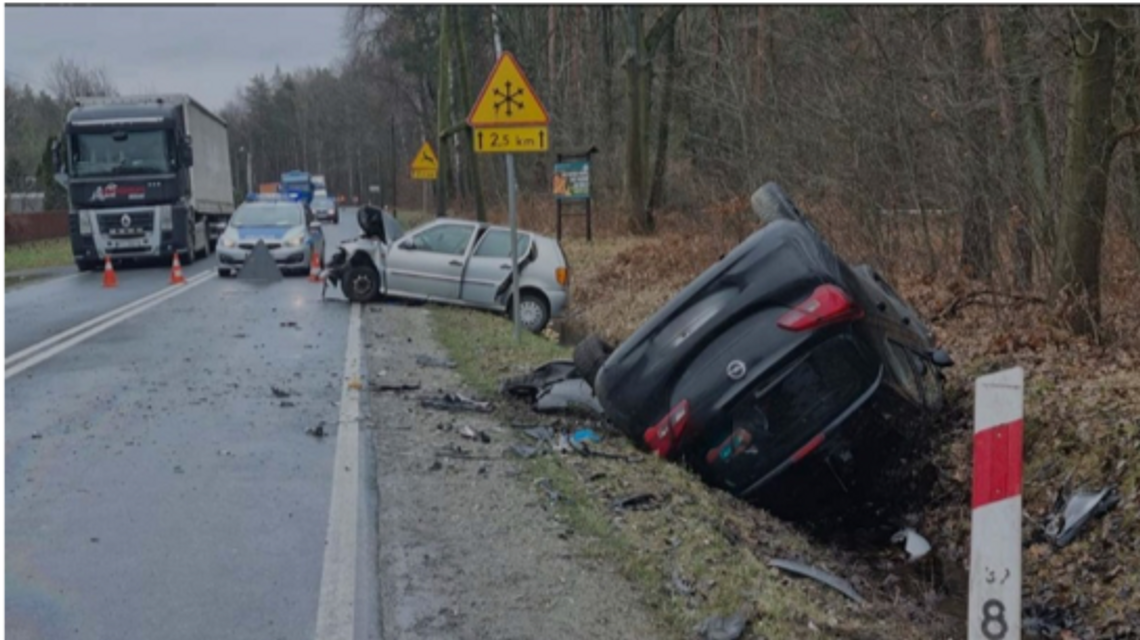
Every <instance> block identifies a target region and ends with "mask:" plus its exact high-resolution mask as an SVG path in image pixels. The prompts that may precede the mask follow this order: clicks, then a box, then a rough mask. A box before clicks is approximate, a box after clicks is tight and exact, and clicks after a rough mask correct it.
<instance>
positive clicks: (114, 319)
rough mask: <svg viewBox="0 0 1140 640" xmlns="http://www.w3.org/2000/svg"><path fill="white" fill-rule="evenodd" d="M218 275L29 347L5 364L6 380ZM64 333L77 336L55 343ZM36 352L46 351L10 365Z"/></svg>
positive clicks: (169, 291) (208, 274)
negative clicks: (23, 356) (30, 351)
mask: <svg viewBox="0 0 1140 640" xmlns="http://www.w3.org/2000/svg"><path fill="white" fill-rule="evenodd" d="M217 275H218V274H217V273H215V272H213V271H211V272H209V273H206V274H204V275H203V276H199V277H197V278H194V279H192V280H189V281H187V282H186V284H185V285H182V286H179V287H176V288H175V287H172V288H171V289H167V290H164V291H162V292H161V294H160V295H151V296H147V297H146V298H144V299H143V300H145V301H146V302H145V304H141V305H140V304H139V302H141V301H136V302H134V303H131V304H130V305H127V306H126V307H120V308H119V309H117V310H116V311H114V312H111V313H108V314H104V315H102V316H100V317H99V318H96V320H100V319H104V318H107V317H108V316H110V319H109V320H107V321H106V322H103V323H102V324H98V325H96V326H92V327H91V328H89V329H87V330H86V331H83V332H82V333H79V334H75V331H77V330H79V327H75V328H72V329H68V330H67V331H65V332H63V333H60V334H57V336H55V337H52V338H48V339H47V340H44V341H43V342H41V343H39V344H38V345H35V346H34V347H29V348H28V349H25V350H24V351H21V352H20V353H18V354H16V355H14V356H12V357H11V358H9V359H8V360H5V361H4V368H5V370H4V379H5V380H7V379H8V378H11V377H12V376H16V375H19V374H21V373H23V372H24V371H26V370H28V369H30V368H32V367H34V366H36V365H37V364H39V363H41V362H43V361H44V360H47V359H48V358H51V357H53V356H55V355H57V354H59V353H61V352H63V351H66V350H67V349H70V348H71V347H74V346H75V345H77V344H79V343H80V342H83V341H84V340H87V339H89V338H92V337H94V336H97V335H99V334H100V333H103V332H104V331H106V330H107V329H110V328H111V327H113V326H115V325H117V324H119V323H122V322H125V321H127V320H129V319H131V318H133V317H135V316H137V315H138V314H140V313H142V312H144V311H146V310H148V309H150V308H152V307H156V306H158V305H160V304H162V303H163V302H166V301H167V300H170V299H171V298H174V297H177V296H180V295H182V294H183V293H186V292H187V291H189V290H191V289H193V288H194V287H197V286H199V285H201V284H203V283H206V282H209V281H210V280H211V279H213V278H216V277H217ZM123 309H129V310H128V311H127V312H126V313H123ZM94 322H95V321H94V320H89V321H88V322H85V323H83V324H82V325H79V326H80V327H83V326H90V325H91V324H92V323H94ZM64 334H68V335H72V336H73V337H71V338H69V339H67V340H65V341H63V342H60V343H59V344H55V343H57V342H59V338H60V337H61V336H64ZM52 345H54V346H52ZM45 347H46V348H45ZM34 349H43V350H42V351H39V352H37V353H34V354H32V355H31V356H30V357H28V358H26V359H24V360H21V361H20V362H19V363H18V364H16V365H14V366H9V365H8V362H9V361H11V360H12V359H15V358H16V356H19V355H23V354H25V353H27V352H28V351H29V350H34Z"/></svg>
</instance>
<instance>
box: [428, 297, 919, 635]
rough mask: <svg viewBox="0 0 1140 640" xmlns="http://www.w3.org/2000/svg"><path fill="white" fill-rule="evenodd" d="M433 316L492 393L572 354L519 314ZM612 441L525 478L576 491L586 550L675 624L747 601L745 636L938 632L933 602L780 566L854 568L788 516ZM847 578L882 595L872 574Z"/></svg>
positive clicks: (509, 409) (511, 408)
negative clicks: (925, 604)
mask: <svg viewBox="0 0 1140 640" xmlns="http://www.w3.org/2000/svg"><path fill="white" fill-rule="evenodd" d="M432 322H433V324H434V329H435V335H436V336H437V338H438V339H439V340H440V342H441V343H442V345H443V346H444V347H445V348H446V349H447V350H448V352H449V354H450V356H451V357H452V358H453V359H454V360H455V361H456V364H457V366H458V370H459V372H460V374H461V376H462V377H463V380H464V382H465V384H466V385H468V386H469V387H470V388H472V389H473V390H475V391H477V392H478V393H480V394H482V395H483V396H485V397H492V396H494V395H495V394H497V392H498V387H499V383H500V380H501V379H502V378H503V377H506V376H509V375H514V374H516V373H519V372H522V371H525V370H528V369H530V368H532V367H534V366H535V365H537V364H540V363H542V362H545V361H548V360H551V359H557V358H567V357H569V353H570V350H569V349H567V348H564V347H559V346H558V345H556V344H554V343H553V342H551V341H550V340H547V339H544V338H542V337H538V336H533V335H529V334H524V335H523V339H522V340H521V342H519V343H517V344H516V343H515V341H514V340H513V338H512V331H511V325H510V323H509V322H507V321H506V320H504V319H503V318H501V317H497V316H494V315H491V314H486V313H479V312H474V311H470V310H465V309H454V308H433V309H432ZM498 405H499V406H500V409H499V411H500V414H501V415H500V418H501V419H502V420H503V422H506V423H511V422H529V423H534V422H536V421H542V422H543V423H547V424H552V425H553V426H556V427H574V426H579V425H581V421H580V420H573V419H568V418H562V419H558V420H551V419H550V418H548V417H546V416H543V417H541V418H539V417H538V416H536V415H535V414H532V413H530V412H529V410H528V409H526V408H524V407H520V406H518V405H515V404H511V403H508V402H506V401H500V402H498ZM600 449H604V451H605V452H607V453H611V454H618V455H621V456H624V457H625V459H624V460H614V459H607V458H601V457H583V456H579V455H565V456H563V455H557V454H551V455H545V456H540V457H538V458H534V459H532V460H529V461H525V462H524V463H523V465H522V467H523V470H524V472H523V474H522V478H523V479H524V480H526V481H528V482H530V483H534V482H536V481H537V480H538V479H540V478H548V479H549V480H550V483H551V486H552V487H553V489H554V490H556V491H558V492H559V493H560V494H562V495H563V496H565V497H566V498H567V499H566V500H561V501H558V502H556V503H554V504H555V505H556V506H555V509H556V516H555V517H556V518H557V519H558V520H559V521H561V522H562V523H564V524H565V525H566V526H567V528H568V529H569V530H570V533H571V535H572V537H573V538H572V539H576V540H577V542H578V547H579V548H580V550H581V551H580V553H581V554H582V556H583V557H585V558H587V559H588V560H589V561H596V562H601V563H604V564H607V565H610V566H614V567H616V568H617V569H618V570H619V571H620V573H621V574H622V575H623V576H624V577H625V578H626V579H627V580H628V581H629V582H630V584H631V585H632V586H633V587H634V588H635V589H637V590H638V592H639V593H640V594H641V596H642V598H643V601H644V603H645V605H646V606H647V607H648V609H649V610H650V611H651V612H652V613H653V614H655V615H656V617H657V619H658V620H659V621H660V622H661V623H662V626H663V630H665V631H667V632H668V633H669V634H670V635H672V636H675V637H679V638H688V637H692V633H693V627H694V626H695V625H696V624H698V623H699V622H700V621H701V620H703V619H705V618H706V617H708V616H710V615H729V614H732V613H734V612H736V611H741V612H743V613H744V614H745V615H747V616H748V617H749V619H750V626H749V629H750V631H749V633H748V634H747V635H746V636H745V637H751V638H756V637H771V638H785V637H795V636H797V635H800V634H802V633H804V631H805V630H808V629H811V628H813V627H814V628H815V629H818V630H819V631H821V632H823V633H824V635H825V636H830V637H850V638H855V637H892V638H930V637H938V634H936V633H932V629H931V627H930V626H929V621H926V623H927V624H926V626H924V624H923V623H922V621H919V622H917V623H916V620H915V615H917V616H918V617H921V613H918V614H914V615H907V614H906V613H901V612H899V611H898V607H897V603H892V602H890V601H889V599H887V598H880V599H879V603H878V604H876V603H874V602H873V603H872V604H870V605H867V606H862V607H859V606H856V605H854V604H852V603H850V602H848V601H847V600H845V599H843V598H842V596H839V595H837V594H835V593H834V592H831V591H828V590H826V589H824V588H823V587H820V586H818V585H816V584H814V583H810V582H792V581H791V580H789V579H788V578H786V577H785V576H783V575H781V574H779V573H777V572H776V571H775V570H774V569H772V568H770V567H769V566H768V565H767V562H768V560H769V559H771V558H777V557H780V558H793V559H799V560H803V561H805V562H809V563H812V564H815V565H816V566H820V567H823V568H825V569H829V570H832V571H835V572H836V573H838V574H840V575H844V574H845V573H846V568H845V564H846V563H845V561H844V559H843V558H842V557H840V556H838V555H837V554H834V553H832V552H831V550H829V549H827V548H826V547H824V546H821V545H816V544H814V543H812V542H811V541H810V540H809V539H807V538H806V536H804V535H803V534H801V533H800V532H799V531H797V530H796V529H794V528H792V527H791V526H789V525H787V524H786V523H784V522H781V521H779V520H777V519H775V518H773V517H771V516H770V515H769V514H767V513H766V512H764V511H761V510H759V509H755V508H752V507H750V506H748V505H745V504H744V503H742V502H740V501H738V500H735V499H733V498H731V497H730V496H728V495H727V494H724V493H722V492H720V491H716V490H713V489H710V488H708V487H707V486H706V485H704V484H702V483H701V482H700V481H699V480H698V479H697V478H696V477H694V476H693V475H692V474H690V473H689V472H687V471H686V470H684V469H682V468H681V467H679V466H677V465H673V464H669V463H666V462H663V461H661V460H658V459H657V458H655V457H652V456H649V455H645V454H644V453H642V452H640V451H637V450H636V449H634V448H633V447H632V446H631V445H630V444H629V443H628V442H627V441H626V440H624V439H622V438H620V437H617V436H614V435H611V436H609V437H608V438H607V441H606V442H605V443H604V444H603V445H601V446H600ZM642 493H648V494H652V495H653V496H654V499H653V501H652V507H651V508H648V509H643V510H620V511H619V510H616V509H615V508H614V507H613V504H614V502H615V501H617V500H620V499H622V498H626V497H629V496H633V495H637V494H642ZM846 577H848V578H851V579H852V581H853V582H855V583H856V586H857V588H859V589H860V590H862V591H863V593H864V595H865V596H870V595H871V594H870V593H868V592H869V591H870V590H871V589H872V586H871V580H870V579H867V580H859V579H857V578H856V577H853V576H851V575H846ZM871 599H872V600H873V601H874V598H873V597H872V598H871Z"/></svg>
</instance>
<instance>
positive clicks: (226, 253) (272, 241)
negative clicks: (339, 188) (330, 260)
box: [217, 197, 325, 276]
mask: <svg viewBox="0 0 1140 640" xmlns="http://www.w3.org/2000/svg"><path fill="white" fill-rule="evenodd" d="M312 223H313V214H312V212H311V211H310V210H309V209H308V208H307V207H306V206H305V205H304V204H303V203H301V202H297V201H293V200H288V199H284V198H273V197H266V198H263V199H253V200H247V201H246V202H244V203H242V205H241V206H240V207H238V209H237V211H235V212H234V215H233V217H232V218H231V219H230V223H229V226H227V227H226V230H225V231H224V232H223V233H222V237H221V238H219V239H218V249H217V253H218V274H219V275H222V276H227V275H234V274H235V273H236V272H237V270H238V269H240V268H241V266H242V265H243V264H244V263H245V260H246V258H247V257H248V256H249V252H250V251H252V250H253V248H254V246H256V245H257V243H258V241H259V240H260V241H263V242H265V246H266V248H267V249H269V253H270V254H271V255H272V256H273V259H274V260H275V261H276V262H277V266H278V267H280V268H281V270H282V272H284V273H286V274H289V273H308V271H309V265H310V261H311V260H312V256H313V254H314V252H315V253H316V254H317V255H318V256H319V259H320V261H321V265H322V267H323V266H324V254H325V240H324V234H323V233H321V232H320V228H319V227H320V225H319V223H318V224H317V225H316V228H313V227H311V226H310V225H311V224H312Z"/></svg>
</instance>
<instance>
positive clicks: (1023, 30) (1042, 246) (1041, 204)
mask: <svg viewBox="0 0 1140 640" xmlns="http://www.w3.org/2000/svg"><path fill="white" fill-rule="evenodd" d="M1031 10H1032V9H1031V8H1030V7H1025V6H1020V7H1016V8H1015V9H1013V10H1012V12H1011V16H1010V30H1009V38H1008V43H1009V52H1010V54H1009V55H1010V67H1011V75H1012V80H1013V85H1014V87H1015V92H1016V95H1017V101H1016V109H1015V111H1016V113H1017V125H1016V126H1017V129H1018V133H1017V141H1018V147H1019V148H1020V151H1021V158H1022V167H1023V170H1024V172H1025V176H1026V178H1025V181H1026V184H1025V186H1024V190H1025V196H1024V197H1023V198H1022V200H1023V201H1024V202H1025V203H1026V209H1027V213H1028V214H1029V215H1028V217H1029V225H1030V234H1031V236H1032V238H1033V244H1034V245H1035V248H1036V251H1037V253H1038V255H1039V259H1040V256H1048V255H1049V254H1050V253H1051V252H1052V250H1053V243H1054V238H1053V235H1054V228H1053V227H1054V224H1053V216H1052V215H1051V214H1050V211H1049V139H1048V132H1047V129H1046V119H1045V96H1044V92H1043V91H1042V88H1041V66H1040V62H1039V61H1038V60H1036V59H1035V58H1034V57H1033V56H1032V55H1031V54H1030V52H1029V51H1028V49H1027V48H1026V39H1027V37H1028V31H1029V15H1028V12H1029V11H1031Z"/></svg>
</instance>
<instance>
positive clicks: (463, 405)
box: [420, 393, 495, 413]
mask: <svg viewBox="0 0 1140 640" xmlns="http://www.w3.org/2000/svg"><path fill="white" fill-rule="evenodd" d="M420 406H422V407H424V408H425V409H437V410H440V411H473V412H477V413H491V412H492V411H494V409H495V407H494V405H492V404H491V403H490V402H481V401H479V400H474V399H472V398H468V397H467V396H465V395H463V394H461V393H445V394H443V395H435V396H425V397H423V398H420Z"/></svg>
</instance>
